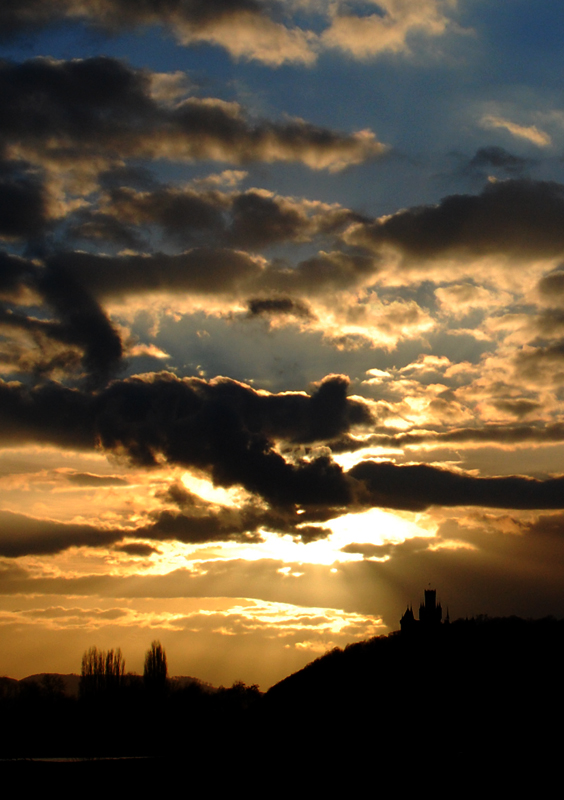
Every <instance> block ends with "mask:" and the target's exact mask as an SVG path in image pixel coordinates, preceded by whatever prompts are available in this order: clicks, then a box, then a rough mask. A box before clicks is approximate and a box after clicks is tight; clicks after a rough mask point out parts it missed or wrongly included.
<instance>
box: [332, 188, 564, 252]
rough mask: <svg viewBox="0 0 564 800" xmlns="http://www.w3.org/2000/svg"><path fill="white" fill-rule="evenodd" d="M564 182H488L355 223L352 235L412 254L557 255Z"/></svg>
mask: <svg viewBox="0 0 564 800" xmlns="http://www.w3.org/2000/svg"><path fill="white" fill-rule="evenodd" d="M563 213H564V187H563V186H562V185H561V184H559V183H554V182H549V181H533V180H524V179H515V180H506V181H499V182H496V183H489V184H487V185H486V187H485V188H484V189H483V191H482V193H481V194H479V195H451V196H449V197H445V198H444V199H443V200H441V202H440V203H439V204H438V205H435V206H420V207H416V208H412V209H407V210H402V211H398V212H397V213H396V214H392V215H390V216H388V217H382V218H381V219H379V220H377V221H375V222H374V223H371V224H369V225H363V224H358V225H353V226H351V228H350V229H349V232H348V234H347V239H348V240H349V241H350V242H351V243H354V244H361V245H364V246H366V247H370V248H374V249H379V248H382V247H383V246H385V245H391V246H393V247H394V248H397V249H398V250H399V251H400V252H401V253H402V254H403V255H404V256H405V257H406V258H407V259H409V260H412V261H413V260H415V261H418V260H420V259H436V258H445V257H449V256H453V255H458V256H466V257H474V258H479V257H483V256H488V255H502V256H511V257H512V258H517V259H519V260H523V259H525V258H529V259H530V258H554V257H558V256H560V255H562V253H563V252H564V231H563V228H562V224H561V221H562V215H563Z"/></svg>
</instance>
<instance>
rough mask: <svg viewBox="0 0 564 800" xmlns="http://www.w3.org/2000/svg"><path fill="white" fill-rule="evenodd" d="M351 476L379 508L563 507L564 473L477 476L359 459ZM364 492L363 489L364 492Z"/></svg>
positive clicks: (419, 466) (370, 501) (370, 503)
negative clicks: (539, 476)
mask: <svg viewBox="0 0 564 800" xmlns="http://www.w3.org/2000/svg"><path fill="white" fill-rule="evenodd" d="M347 475H348V476H349V477H352V478H354V479H355V480H357V481H359V482H361V483H362V487H363V489H362V491H361V493H360V496H361V497H362V498H363V500H362V502H363V503H364V504H367V505H370V506H377V507H380V508H396V509H407V510H411V511H422V510H424V509H426V508H429V506H432V505H437V506H446V507H451V506H483V507H486V508H514V509H552V508H554V509H557V508H563V507H564V478H551V479H548V480H544V481H539V480H535V479H533V478H524V477H518V476H511V477H500V478H475V477H471V476H469V475H462V474H459V473H456V472H449V471H448V470H444V469H438V468H436V467H430V466H427V465H426V464H418V465H415V466H401V467H398V466H396V465H395V464H392V463H376V462H374V461H363V462H361V463H359V464H357V465H356V466H354V467H352V469H350V470H349V472H348V473H347ZM364 492H366V494H364Z"/></svg>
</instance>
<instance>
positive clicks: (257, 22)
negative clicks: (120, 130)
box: [0, 0, 453, 67]
mask: <svg viewBox="0 0 564 800" xmlns="http://www.w3.org/2000/svg"><path fill="white" fill-rule="evenodd" d="M452 5H453V4H452V2H444V1H443V0H419V1H418V2H414V1H413V0H381V1H380V2H379V3H378V5H377V6H376V4H375V3H373V2H372V0H365V2H363V3H361V6H362V8H361V9H360V10H361V11H364V10H367V11H369V12H373V13H368V15H364V14H362V15H357V14H355V13H351V12H350V10H349V9H348V7H347V4H343V3H339V4H335V3H331V4H326V3H322V4H317V3H316V4H313V5H312V4H311V3H309V2H307V0H295V1H294V2H293V3H280V2H275V0H180V2H178V0H151V2H150V3H131V2H129V0H58V2H57V3H53V2H50V0H21V2H19V3H17V4H13V3H10V4H8V5H5V6H4V7H3V8H2V9H1V10H0V29H1V30H2V38H3V39H4V40H5V41H6V40H9V39H10V38H13V37H17V36H18V35H22V34H24V33H30V32H33V31H35V30H39V29H41V28H43V27H45V26H49V25H55V24H61V23H63V22H67V23H68V22H80V23H83V24H86V25H90V26H93V27H95V28H97V29H98V30H105V31H107V32H116V31H121V30H128V29H136V28H137V29H138V28H145V27H147V26H160V27H162V28H164V29H165V30H168V31H171V32H172V33H173V34H174V35H175V36H176V38H177V40H178V41H179V42H181V43H182V44H185V45H190V44H194V43H198V42H208V43H210V44H215V45H219V46H221V47H224V48H225V49H226V50H227V51H228V52H229V53H230V54H231V55H232V56H233V57H234V58H236V59H255V60H258V61H261V62H263V63H264V64H267V65H269V66H271V67H278V66H280V65H282V64H284V63H288V62H289V63H296V64H304V65H310V64H312V63H313V62H314V61H315V60H316V58H317V54H318V52H319V51H321V50H323V49H325V48H338V49H340V50H342V51H344V52H346V53H347V54H348V55H351V56H353V57H356V58H362V59H365V58H370V57H374V56H377V55H380V54H381V53H383V52H390V51H391V52H395V53H397V52H402V51H404V52H409V46H408V39H409V37H410V35H411V34H413V33H416V34H424V35H427V36H433V37H436V36H440V35H443V34H444V33H445V32H446V31H447V30H448V28H449V20H448V18H447V17H446V16H445V14H444V13H443V12H444V11H446V10H447V9H449V7H450V8H452ZM310 13H313V14H314V15H315V17H316V19H315V23H316V25H315V27H318V25H319V21H320V19H321V20H322V24H324V25H325V27H324V28H323V29H322V32H321V34H320V33H318V32H316V31H314V30H312V29H310V28H308V27H307V23H306V20H307V16H308V14H310Z"/></svg>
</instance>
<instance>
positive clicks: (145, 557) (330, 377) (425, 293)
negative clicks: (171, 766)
mask: <svg viewBox="0 0 564 800" xmlns="http://www.w3.org/2000/svg"><path fill="white" fill-rule="evenodd" d="M563 35H564V10H563V8H562V4H561V2H560V0H544V2H543V3H538V2H537V3H534V2H533V1H532V0H503V1H502V0H488V1H487V2H486V0H379V2H373V0H350V2H348V0H285V2H277V0H143V2H136V3H131V2H129V1H128V0H20V1H19V2H18V3H3V4H2V6H1V7H0V58H1V61H0V121H1V122H0V239H1V250H0V303H1V306H0V326H1V328H0V420H1V425H0V445H1V449H0V674H6V675H9V676H11V677H14V678H21V677H24V676H25V675H29V674H32V673H36V672H62V673H66V672H77V671H79V669H80V661H81V656H82V653H83V652H84V651H85V650H86V649H88V648H89V647H91V646H97V647H99V648H104V649H108V648H117V647H120V648H121V650H122V652H123V655H124V657H125V660H126V670H131V671H140V670H142V667H143V657H144V653H145V651H146V650H147V648H148V647H149V645H150V643H151V641H153V640H154V639H158V640H160V641H161V642H162V644H163V646H164V647H165V650H166V652H167V656H168V663H169V668H170V671H171V673H172V674H176V675H192V676H195V677H198V678H200V679H202V680H204V681H208V682H210V683H213V684H215V685H220V684H223V685H230V684H231V683H232V682H233V681H236V680H242V681H245V682H246V683H248V684H253V683H256V684H259V685H260V687H261V689H267V688H268V687H269V686H270V685H272V684H273V683H275V682H276V681H278V680H280V679H282V678H283V677H285V676H286V675H288V674H290V673H291V672H293V671H295V670H297V669H300V668H301V667H302V666H304V665H305V664H306V663H308V662H309V661H311V660H312V659H314V658H316V657H318V656H319V655H322V654H323V653H324V652H326V651H327V650H330V649H331V648H333V647H344V646H345V645H346V644H348V643H351V642H355V641H360V640H363V639H366V638H369V637H370V636H374V635H380V634H386V633H389V632H390V631H393V630H397V629H398V627H399V619H400V617H401V615H402V613H403V611H404V610H405V608H406V606H407V605H408V604H413V606H414V608H416V607H417V606H418V604H419V602H420V600H421V597H422V594H423V589H424V588H426V587H428V586H431V587H433V588H436V589H437V595H438V598H439V599H440V600H441V602H442V605H443V608H445V609H446V608H447V607H448V610H449V614H450V616H451V618H457V617H464V616H470V615H474V614H485V613H487V614H490V615H510V614H517V615H519V616H525V617H542V616H546V615H549V614H552V615H554V616H557V617H562V616H564V590H563V587H562V575H563V568H564V472H563V469H562V460H563V455H564V414H563V399H564V260H563V257H564V160H563V153H564V105H563V103H562V93H561V87H562V78H563V75H562V72H563V68H564V61H563V58H562V38H563Z"/></svg>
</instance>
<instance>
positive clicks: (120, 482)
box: [65, 472, 129, 487]
mask: <svg viewBox="0 0 564 800" xmlns="http://www.w3.org/2000/svg"><path fill="white" fill-rule="evenodd" d="M65 478H66V479H67V480H68V481H69V483H75V484H76V485H77V486H93V487H98V486H128V485H129V481H128V480H126V479H125V478H118V477H116V476H115V475H93V474H92V473H91V472H71V473H68V474H65Z"/></svg>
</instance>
